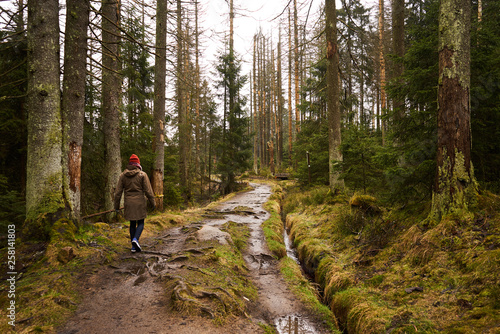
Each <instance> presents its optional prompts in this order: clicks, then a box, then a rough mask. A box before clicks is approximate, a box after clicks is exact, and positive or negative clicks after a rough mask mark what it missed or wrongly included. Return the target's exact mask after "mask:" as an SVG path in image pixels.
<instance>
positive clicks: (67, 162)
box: [61, 0, 90, 220]
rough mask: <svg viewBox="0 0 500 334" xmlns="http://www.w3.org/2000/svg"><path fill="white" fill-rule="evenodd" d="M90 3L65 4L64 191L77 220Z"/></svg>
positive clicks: (69, 0) (79, 0) (81, 0)
mask: <svg viewBox="0 0 500 334" xmlns="http://www.w3.org/2000/svg"><path fill="white" fill-rule="evenodd" d="M89 13H90V1H89V0H67V1H66V33H65V36H66V38H65V42H64V78H63V98H62V106H61V107H62V119H63V137H64V139H63V152H62V154H63V155H62V157H63V161H64V163H63V168H64V189H65V192H66V193H67V194H68V200H69V204H70V210H71V216H72V217H73V218H74V219H76V220H79V219H80V206H81V204H80V202H81V165H82V145H83V121H84V117H85V78H86V61H87V29H88V25H89Z"/></svg>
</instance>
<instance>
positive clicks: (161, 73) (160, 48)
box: [152, 0, 167, 211]
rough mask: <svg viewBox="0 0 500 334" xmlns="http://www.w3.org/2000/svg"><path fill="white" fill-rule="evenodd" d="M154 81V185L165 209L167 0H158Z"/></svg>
mask: <svg viewBox="0 0 500 334" xmlns="http://www.w3.org/2000/svg"><path fill="white" fill-rule="evenodd" d="M155 53H156V55H155V82H154V110H153V114H154V115H153V116H154V133H155V140H154V145H153V150H154V152H155V162H154V167H153V177H152V186H153V192H154V194H155V204H156V208H157V209H158V210H160V211H162V210H163V179H164V168H165V80H166V75H167V0H158V1H157V2H156V40H155Z"/></svg>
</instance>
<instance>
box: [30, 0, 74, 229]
mask: <svg viewBox="0 0 500 334" xmlns="http://www.w3.org/2000/svg"><path fill="white" fill-rule="evenodd" d="M27 37H28V69H29V70H28V96H27V101H26V109H27V113H28V123H27V128H28V148H27V149H28V154H27V180H26V221H25V224H24V228H23V231H22V233H23V236H24V237H26V238H28V239H29V238H35V239H45V238H48V231H49V230H50V227H51V226H52V224H53V223H54V222H55V221H56V220H57V219H58V218H60V217H61V215H64V214H67V213H68V212H67V209H66V208H67V200H66V198H65V197H64V192H63V168H62V143H63V141H62V139H63V138H62V124H61V93H60V86H59V84H60V79H59V53H60V51H59V2H58V0H44V1H40V0H30V1H29V2H28V33H27Z"/></svg>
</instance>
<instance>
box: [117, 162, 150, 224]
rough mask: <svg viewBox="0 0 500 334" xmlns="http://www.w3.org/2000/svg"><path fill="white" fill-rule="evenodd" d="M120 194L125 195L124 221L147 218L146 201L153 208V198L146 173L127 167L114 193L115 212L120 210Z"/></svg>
mask: <svg viewBox="0 0 500 334" xmlns="http://www.w3.org/2000/svg"><path fill="white" fill-rule="evenodd" d="M122 192H123V193H124V194H125V199H124V201H125V213H124V216H125V219H127V220H140V219H144V218H146V216H147V213H148V212H147V199H148V200H149V202H150V203H151V206H153V207H154V206H155V196H154V193H153V189H152V188H151V183H149V178H148V175H147V174H146V173H144V172H143V171H142V170H141V169H140V168H139V167H135V166H131V165H129V166H127V169H125V170H124V171H123V173H121V175H120V179H119V180H118V185H117V186H116V191H115V203H114V204H115V210H117V209H119V208H120V200H121V198H122ZM146 197H147V199H146Z"/></svg>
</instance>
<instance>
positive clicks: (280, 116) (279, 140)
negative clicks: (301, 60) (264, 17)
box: [276, 26, 283, 169]
mask: <svg viewBox="0 0 500 334" xmlns="http://www.w3.org/2000/svg"><path fill="white" fill-rule="evenodd" d="M278 34H279V36H278V60H277V62H278V64H277V66H278V78H277V80H278V84H277V92H276V93H277V96H278V114H277V115H276V117H277V119H278V125H277V131H276V134H277V137H276V143H277V146H278V147H277V152H276V162H277V165H278V169H280V168H281V163H282V161H283V94H282V82H281V81H282V75H281V26H280V28H279V32H278Z"/></svg>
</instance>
